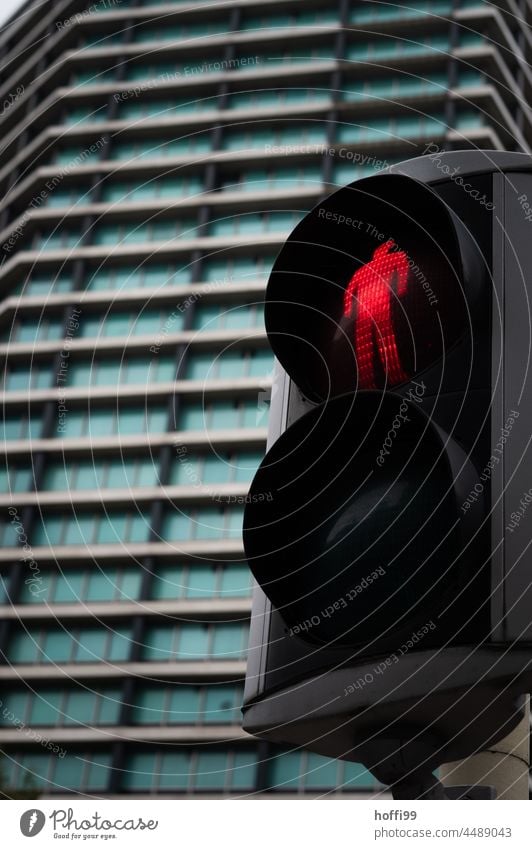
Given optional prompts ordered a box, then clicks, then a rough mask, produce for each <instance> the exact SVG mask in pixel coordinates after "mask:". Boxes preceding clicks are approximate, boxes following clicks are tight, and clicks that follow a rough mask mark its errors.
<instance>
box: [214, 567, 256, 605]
mask: <svg viewBox="0 0 532 849" xmlns="http://www.w3.org/2000/svg"><path fill="white" fill-rule="evenodd" d="M219 594H220V596H221V597H222V598H236V597H239V596H249V595H250V594H251V572H250V571H249V568H248V567H247V566H246V565H240V564H234V565H231V564H228V565H227V566H225V567H224V568H223V569H221V571H220V589H219Z"/></svg>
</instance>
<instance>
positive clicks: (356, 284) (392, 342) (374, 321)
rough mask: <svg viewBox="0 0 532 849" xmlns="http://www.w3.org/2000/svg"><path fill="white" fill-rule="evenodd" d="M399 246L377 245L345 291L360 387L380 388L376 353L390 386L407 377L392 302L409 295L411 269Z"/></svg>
mask: <svg viewBox="0 0 532 849" xmlns="http://www.w3.org/2000/svg"><path fill="white" fill-rule="evenodd" d="M396 248H397V246H396V245H395V243H394V242H392V241H391V240H390V241H388V242H386V244H384V245H381V246H380V247H378V248H376V249H375V251H374V253H373V257H372V259H371V260H370V261H369V262H367V263H366V264H365V265H363V266H362V267H361V268H359V269H358V271H355V273H354V274H353V276H352V278H351V280H350V281H349V285H348V287H347V289H346V290H345V295H344V316H345V317H346V318H351V317H352V315H353V314H355V315H356V319H355V340H354V347H355V359H356V362H357V366H358V385H359V387H360V388H361V389H376V388H377V387H376V379H375V366H374V362H375V356H376V355H378V357H379V360H380V363H381V366H382V369H383V371H384V372H385V374H386V378H387V381H386V382H387V383H388V384H389V385H391V386H395V385H396V384H398V383H403V382H404V381H405V380H408V375H407V373H406V372H405V371H404V369H403V367H402V365H401V359H400V354H399V351H398V350H397V342H396V338H395V329H394V325H393V316H392V301H393V299H394V298H401V297H402V296H403V295H405V294H406V291H407V285H408V273H409V270H410V269H409V265H408V259H407V256H406V254H405V252H404V251H401V250H396Z"/></svg>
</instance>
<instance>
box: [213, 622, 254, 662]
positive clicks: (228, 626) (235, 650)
mask: <svg viewBox="0 0 532 849" xmlns="http://www.w3.org/2000/svg"><path fill="white" fill-rule="evenodd" d="M246 641H247V626H245V625H242V624H240V623H233V622H230V623H224V624H221V625H218V626H216V627H215V628H213V633H212V655H213V657H215V658H229V659H234V660H236V659H237V658H240V657H242V655H243V654H244V652H245V651H246V646H247V642H246Z"/></svg>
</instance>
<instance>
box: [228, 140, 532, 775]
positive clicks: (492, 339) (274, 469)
mask: <svg viewBox="0 0 532 849" xmlns="http://www.w3.org/2000/svg"><path fill="white" fill-rule="evenodd" d="M527 198H532V158H531V157H529V156H527V155H524V154H508V153H500V152H486V151H484V152H478V151H465V152H453V153H447V154H439V155H438V157H437V158H435V157H430V156H428V157H421V158H418V159H415V160H411V161H409V162H406V163H402V164H401V165H397V166H394V167H393V168H391V169H390V171H389V172H388V173H386V174H382V175H379V176H376V177H372V178H367V179H364V180H360V181H358V182H356V183H353V184H351V185H350V186H348V187H345V188H343V189H340V190H339V191H337V192H335V193H334V194H332V195H331V196H330V197H328V198H327V199H326V200H325V201H323V202H322V203H321V204H319V205H318V206H317V207H316V208H315V209H314V210H312V211H311V212H310V213H309V214H308V215H307V216H306V218H305V219H304V220H303V221H302V222H301V223H300V224H299V225H298V226H297V227H296V228H295V230H294V231H293V233H292V234H291V236H290V237H289V239H288V240H287V242H286V243H285V245H284V247H283V249H282V250H281V252H280V254H279V257H278V259H277V261H276V263H275V266H274V268H273V270H272V275H271V278H270V282H269V284H268V290H267V295H266V327H267V331H268V335H269V338H270V342H271V345H272V348H273V350H274V352H275V354H276V355H277V358H278V360H279V361H280V364H281V366H282V367H283V368H279V369H278V372H277V378H276V387H277V393H276V396H275V398H274V404H273V405H272V413H271V419H270V438H269V446H270V450H269V452H268V454H267V456H266V458H265V459H264V461H263V463H262V465H261V467H260V468H259V470H258V472H257V475H256V477H255V479H254V481H253V484H252V488H251V492H250V495H251V496H252V497H251V498H250V499H249V503H248V504H247V506H246V513H245V519H244V545H245V549H246V554H247V557H248V561H249V564H250V567H251V569H252V571H253V573H254V575H255V577H256V579H257V582H258V585H259V586H258V587H257V589H256V592H255V596H254V604H253V616H252V633H251V644H250V658H249V663H248V675H247V680H246V696H245V704H244V727H245V728H246V729H247V730H249V731H251V732H253V733H255V734H258V735H259V736H262V737H265V738H267V739H270V740H272V741H276V742H284V743H291V744H301V745H305V746H306V747H307V748H309V749H311V750H314V751H317V752H320V753H322V754H327V755H331V756H334V757H343V758H347V759H352V760H361V761H363V762H364V763H365V764H366V765H367V766H369V767H370V768H371V769H372V770H373V771H374V773H375V774H376V775H378V776H379V777H381V776H382V777H383V780H388V779H389V777H390V776H391V775H392V774H393V771H394V770H396V771H397V770H399V771H400V770H401V769H404V768H405V764H412V763H413V762H415V761H416V759H417V758H421V757H422V758H423V759H425V760H427V762H429V763H430V764H431V765H432V766H437V765H438V764H440V763H443V762H445V761H449V760H454V759H456V758H459V757H464V756H466V755H468V754H471V753H472V752H473V751H475V750H477V749H478V748H483V747H485V746H486V745H489V744H491V743H493V742H494V741H495V740H497V739H500V738H501V737H502V736H504V734H505V733H507V732H508V731H509V730H510V729H511V727H513V726H514V725H515V724H516V723H517V722H518V721H519V718H520V716H521V711H520V708H519V706H517V707H516V704H517V703H516V698H517V697H518V696H519V694H521V693H524V692H527V691H529V690H530V684H531V681H532V613H531V612H530V611H532V588H531V584H532V581H531V578H532V570H531V569H530V567H528V568H527V564H526V557H527V550H528V546H529V545H530V543H531V542H532V532H531V530H530V529H531V525H532V510H531V511H530V513H529V515H528V517H526V509H527V506H528V499H529V497H530V501H532V480H529V478H528V477H527V471H526V469H527V467H528V468H531V467H532V465H531V463H530V460H531V459H532V458H531V457H530V456H529V451H530V441H531V439H532V437H531V434H532V400H531V399H532V386H531V385H530V381H531V380H532V378H531V377H530V376H529V375H530V371H531V370H530V368H529V367H528V362H529V350H530V347H531V346H530V342H531V331H530V327H531V323H530V321H529V319H530V314H529V313H530V309H529V299H530V295H531V294H532V292H531V289H532V283H531V282H530V281H531V280H532V242H531V238H530V237H531V233H532V231H530V227H531V226H532V224H531V222H530V219H529V218H528V219H527V215H526V206H525V200H526V199H527ZM530 217H532V216H530ZM368 316H369V318H368ZM283 369H284V370H283ZM528 490H530V496H528V495H526V493H528ZM260 493H268V494H271V497H269V498H268V499H259V498H258V497H253V496H258V495H260ZM512 514H513V518H512ZM397 750H399V751H401V752H403V755H404V757H402V758H400V759H399V760H400V761H401V763H399V764H398V763H397V762H395V761H394V760H393V758H391V756H390V757H388V756H387V755H386V754H385V753H388V755H389V754H390V753H391V752H394V751H397ZM379 764H380V766H379ZM401 764H402V766H401Z"/></svg>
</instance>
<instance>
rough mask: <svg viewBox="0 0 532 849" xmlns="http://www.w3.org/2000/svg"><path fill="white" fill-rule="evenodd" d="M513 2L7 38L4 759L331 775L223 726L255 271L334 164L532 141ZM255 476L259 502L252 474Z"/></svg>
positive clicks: (288, 11)
mask: <svg viewBox="0 0 532 849" xmlns="http://www.w3.org/2000/svg"><path fill="white" fill-rule="evenodd" d="M527 15H528V16H530V10H529V8H528V4H527V3H525V2H521V3H518V2H512V0H508V2H504V3H503V2H501V3H497V4H496V5H493V4H488V3H485V2H480V1H479V0H462V2H453V0H411V2H409V3H399V4H393V3H379V2H357V0H352V2H348V0H339V2H323V0H301V1H300V2H297V0H261V2H258V0H232V2H216V0H212V1H211V2H208V3H207V2H205V3H203V2H200V0H196V2H188V3H185V2H179V0H174V2H168V3H166V4H163V3H155V2H153V0H101V2H99V3H93V4H89V3H87V2H76V0H62V2H53V3H52V2H49V3H45V4H44V5H43V4H42V3H33V2H29V3H27V4H25V5H24V6H22V7H21V9H20V11H19V13H18V14H17V15H16V16H15V17H14V18H13V19H12V21H11V22H10V24H9V26H7V27H6V28H5V30H4V32H3V34H2V36H1V37H0V51H1V56H2V62H1V74H0V87H1V88H0V129H1V135H2V144H1V150H0V191H1V195H0V197H1V205H0V228H1V234H0V245H1V246H2V265H1V267H0V286H1V293H2V294H1V302H0V334H1V338H0V351H1V355H2V361H3V390H2V392H3V394H2V401H3V419H4V424H3V430H2V449H3V453H4V455H5V458H6V462H5V464H4V465H3V468H2V472H1V474H2V481H3V483H4V487H3V490H2V494H1V495H0V502H1V504H0V538H1V542H2V550H1V552H0V594H1V598H0V602H1V607H0V657H1V660H2V663H1V665H0V679H1V686H0V750H1V753H2V754H1V757H0V770H1V775H2V787H3V789H4V791H6V792H26V793H28V794H30V795H31V793H35V794H40V795H43V796H50V795H54V794H55V795H59V796H64V795H65V794H67V793H73V794H79V795H82V796H90V795H93V796H134V795H137V796H141V797H146V796H148V795H153V794H155V795H160V796H164V795H167V796H168V795H169V796H174V797H180V796H190V795H196V796H202V795H213V794H214V795H216V794H218V795H221V794H224V795H227V796H231V795H233V796H252V795H254V794H257V793H261V794H265V793H267V794H271V795H272V796H273V795H275V796H279V795H285V796H292V795H294V794H298V795H300V796H305V795H319V796H322V795H325V796H328V795H330V794H337V795H344V796H345V795H349V796H357V797H360V798H363V797H368V796H371V795H372V794H374V793H376V792H378V790H379V788H378V787H377V785H376V783H375V781H374V780H373V779H372V777H371V775H369V773H368V772H367V771H366V770H365V769H364V768H363V767H362V766H360V765H358V764H351V763H348V762H339V761H330V760H327V759H325V758H322V757H319V756H317V755H314V754H312V753H309V752H304V751H301V750H298V749H290V748H287V749H286V750H280V749H274V748H273V747H271V746H269V745H267V744H264V743H260V742H258V741H255V740H253V739H251V738H249V737H247V736H246V735H245V734H244V733H243V732H242V730H241V728H240V704H241V698H242V679H243V676H244V672H245V654H246V645H247V629H248V619H249V614H250V608H251V601H250V587H251V584H250V577H249V572H248V569H247V567H246V564H245V561H244V559H243V549H242V542H241V538H240V532H241V519H242V512H243V506H244V503H245V496H246V492H247V487H248V483H249V481H250V479H251V477H252V475H253V472H254V469H255V468H256V467H257V464H258V463H259V462H260V459H261V457H262V455H263V453H264V449H265V440H266V428H267V410H268V397H269V391H270V388H271V383H272V368H273V358H272V356H271V354H270V352H269V349H268V346H267V340H266V336H265V332H264V327H263V309H262V304H261V301H262V296H263V291H264V286H265V282H266V280H267V276H268V270H269V268H270V267H271V264H272V262H273V259H274V257H275V255H276V252H277V250H278V249H279V247H280V245H281V244H282V242H283V240H284V238H285V236H286V235H287V233H288V232H289V231H290V230H291V229H292V227H293V226H294V225H295V224H296V223H297V221H298V220H299V219H300V217H301V216H302V214H304V213H305V212H306V211H307V210H308V209H309V208H310V207H311V206H312V205H314V204H315V203H316V202H317V201H318V200H319V198H320V197H322V196H323V195H324V194H327V193H328V192H330V191H331V190H332V189H333V188H334V186H335V185H337V184H343V183H347V182H350V181H352V180H354V179H356V178H358V177H361V176H366V175H370V174H375V173H377V172H378V171H379V170H381V169H383V168H385V167H386V166H387V165H389V164H391V163H393V162H396V161H399V160H401V159H408V158H411V157H412V156H416V155H419V154H422V153H424V152H430V153H433V154H434V167H435V168H438V167H439V165H438V158H437V153H438V151H439V150H443V149H452V148H464V147H481V148H503V149H508V150H523V151H528V150H529V145H530V142H531V139H532V127H531V119H530V114H529V112H528V111H527V109H526V101H527V99H528V98H529V95H530V92H531V89H532V74H531V72H530V69H529V65H528V64H527V60H529V59H530V55H531V40H530V33H529V31H528V28H527V26H526V17H527ZM265 497H268V494H265Z"/></svg>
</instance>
